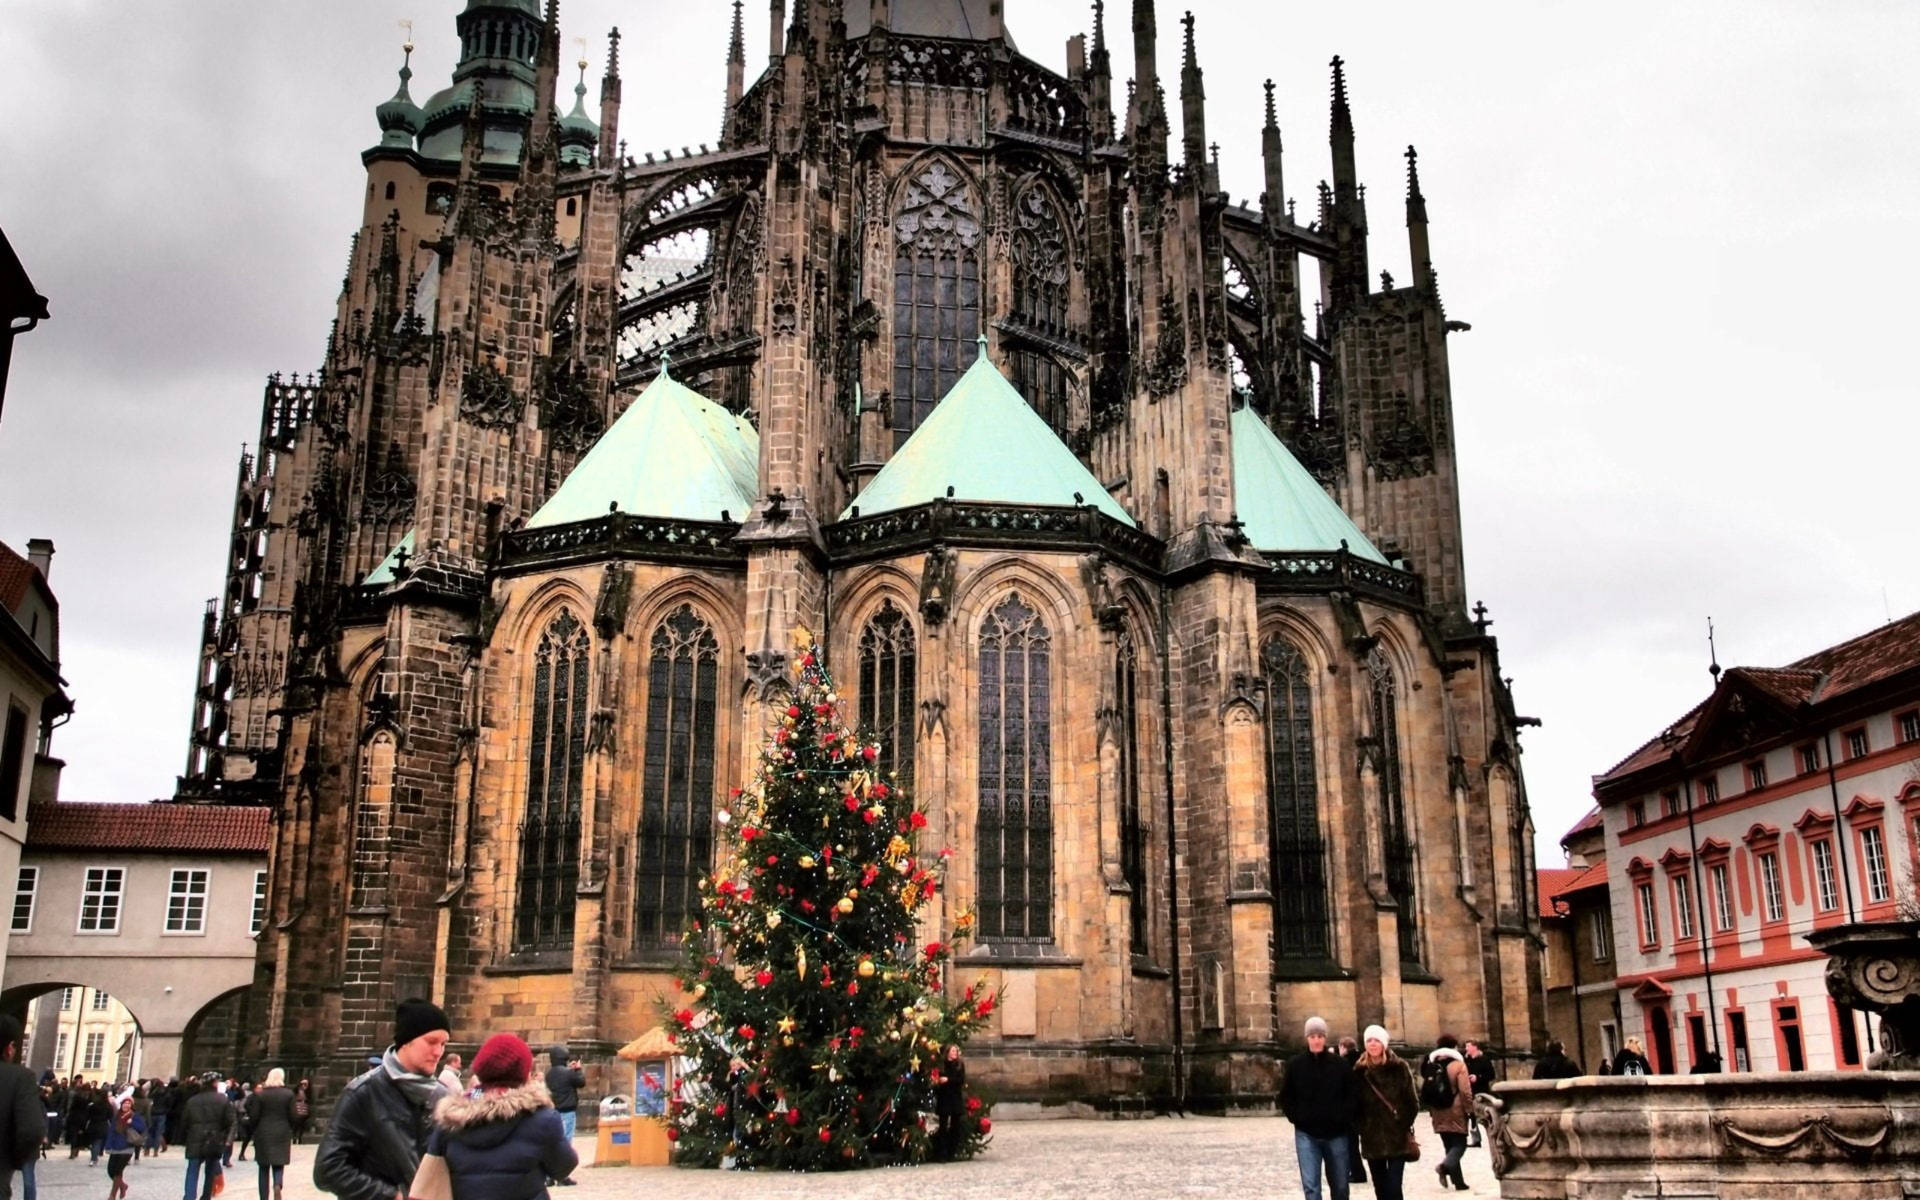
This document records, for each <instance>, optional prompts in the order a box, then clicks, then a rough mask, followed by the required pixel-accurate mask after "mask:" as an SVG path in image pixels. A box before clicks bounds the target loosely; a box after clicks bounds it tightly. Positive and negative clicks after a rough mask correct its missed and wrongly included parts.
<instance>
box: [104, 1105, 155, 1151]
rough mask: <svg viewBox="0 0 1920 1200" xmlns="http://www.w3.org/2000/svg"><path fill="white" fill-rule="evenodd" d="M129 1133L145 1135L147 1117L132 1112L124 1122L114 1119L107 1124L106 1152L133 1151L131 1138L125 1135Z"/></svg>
mask: <svg viewBox="0 0 1920 1200" xmlns="http://www.w3.org/2000/svg"><path fill="white" fill-rule="evenodd" d="M130 1133H137V1134H139V1135H140V1136H141V1137H142V1138H144V1137H146V1135H147V1119H146V1118H145V1117H143V1116H141V1115H140V1114H139V1113H135V1114H133V1116H131V1117H129V1118H128V1119H127V1121H126V1122H125V1123H124V1124H123V1123H121V1122H120V1121H118V1120H116V1121H114V1122H113V1124H112V1125H110V1126H108V1128H107V1145H106V1151H107V1153H108V1154H131V1153H133V1139H131V1138H129V1137H128V1136H127V1135H128V1134H130ZM143 1144H144V1143H143Z"/></svg>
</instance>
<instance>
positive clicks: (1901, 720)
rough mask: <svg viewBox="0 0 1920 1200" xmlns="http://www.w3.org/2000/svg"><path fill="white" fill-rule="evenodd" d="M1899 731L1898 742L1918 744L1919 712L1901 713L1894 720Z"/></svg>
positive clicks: (1919, 729)
mask: <svg viewBox="0 0 1920 1200" xmlns="http://www.w3.org/2000/svg"><path fill="white" fill-rule="evenodd" d="M1894 723H1895V724H1896V725H1898V726H1899V729H1900V742H1901V744H1902V745H1904V744H1906V743H1907V742H1920V711H1908V712H1903V713H1901V714H1900V715H1899V716H1897V717H1895V718H1894Z"/></svg>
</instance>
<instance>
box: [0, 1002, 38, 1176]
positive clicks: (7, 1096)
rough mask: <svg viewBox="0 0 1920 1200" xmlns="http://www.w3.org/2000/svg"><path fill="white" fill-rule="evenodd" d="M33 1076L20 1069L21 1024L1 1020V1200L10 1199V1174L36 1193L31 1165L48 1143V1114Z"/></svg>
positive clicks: (10, 1018)
mask: <svg viewBox="0 0 1920 1200" xmlns="http://www.w3.org/2000/svg"><path fill="white" fill-rule="evenodd" d="M42 1104H43V1101H42V1100H41V1099H40V1089H39V1088H37V1087H35V1086H34V1083H33V1072H32V1071H29V1070H27V1069H26V1068H25V1067H23V1066H21V1065H20V1022H19V1021H18V1020H16V1019H14V1018H13V1017H8V1016H0V1200H4V1198H5V1197H9V1196H12V1195H13V1173H14V1172H15V1171H16V1170H17V1171H19V1172H21V1174H22V1175H24V1176H25V1177H26V1187H27V1195H28V1196H29V1197H31V1196H32V1195H33V1193H34V1191H35V1188H34V1179H33V1164H34V1161H35V1160H36V1159H38V1158H39V1157H40V1146H41V1144H42V1143H43V1142H45V1141H46V1139H47V1111H46V1109H45V1108H43V1107H41V1105H42Z"/></svg>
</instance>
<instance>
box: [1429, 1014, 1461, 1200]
mask: <svg viewBox="0 0 1920 1200" xmlns="http://www.w3.org/2000/svg"><path fill="white" fill-rule="evenodd" d="M1420 1103H1421V1106H1422V1107H1424V1108H1425V1109H1426V1110H1427V1119H1428V1120H1430V1121H1432V1122H1433V1131H1434V1132H1435V1133H1437V1134H1439V1135H1440V1144H1441V1145H1442V1146H1445V1147H1446V1149H1447V1153H1446V1157H1444V1158H1442V1159H1441V1160H1440V1163H1439V1165H1438V1166H1436V1167H1434V1169H1433V1170H1434V1173H1435V1174H1436V1175H1438V1176H1439V1177H1440V1187H1441V1190H1443V1191H1444V1190H1445V1189H1446V1188H1448V1187H1452V1188H1454V1189H1456V1190H1458V1191H1462V1192H1464V1191H1466V1190H1467V1177H1466V1173H1465V1172H1464V1171H1462V1170H1461V1169H1460V1157H1461V1156H1462V1155H1464V1154H1465V1153H1466V1152H1467V1113H1468V1111H1469V1110H1470V1109H1471V1108H1472V1106H1473V1076H1472V1075H1471V1074H1469V1073H1468V1071H1467V1060H1466V1059H1465V1058H1464V1057H1462V1056H1461V1054H1460V1043H1459V1041H1458V1040H1457V1039H1456V1038H1455V1037H1454V1036H1453V1035H1452V1034H1450V1033H1443V1034H1441V1035H1440V1041H1439V1045H1437V1046H1435V1047H1434V1049H1433V1053H1431V1054H1429V1055H1427V1060H1426V1062H1425V1063H1424V1064H1422V1066H1421V1068H1420Z"/></svg>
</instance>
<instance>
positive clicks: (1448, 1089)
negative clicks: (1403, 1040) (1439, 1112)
mask: <svg viewBox="0 0 1920 1200" xmlns="http://www.w3.org/2000/svg"><path fill="white" fill-rule="evenodd" d="M1452 1061H1453V1060H1452V1059H1450V1058H1429V1059H1428V1060H1427V1061H1426V1062H1424V1063H1422V1064H1421V1066H1420V1104H1421V1106H1422V1107H1425V1108H1452V1107H1453V1100H1454V1097H1455V1096H1456V1095H1458V1094H1459V1093H1458V1091H1457V1090H1456V1089H1455V1088H1454V1086H1453V1080H1452V1079H1450V1078H1448V1076H1447V1064H1448V1063H1450V1062H1452Z"/></svg>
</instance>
